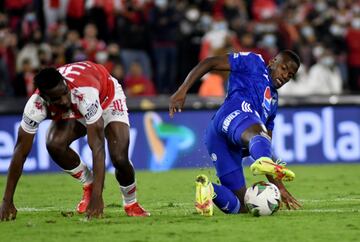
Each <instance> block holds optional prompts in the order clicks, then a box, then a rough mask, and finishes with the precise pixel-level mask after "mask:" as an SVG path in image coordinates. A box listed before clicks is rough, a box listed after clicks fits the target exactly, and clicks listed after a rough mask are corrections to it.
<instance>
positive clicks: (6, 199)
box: [2, 197, 14, 204]
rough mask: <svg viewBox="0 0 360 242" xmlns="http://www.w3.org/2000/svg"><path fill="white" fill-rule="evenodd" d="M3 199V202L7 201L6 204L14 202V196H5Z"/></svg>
mask: <svg viewBox="0 0 360 242" xmlns="http://www.w3.org/2000/svg"><path fill="white" fill-rule="evenodd" d="M2 201H3V203H6V204H11V203H13V202H14V201H13V199H12V198H6V197H4V198H3V199H2Z"/></svg>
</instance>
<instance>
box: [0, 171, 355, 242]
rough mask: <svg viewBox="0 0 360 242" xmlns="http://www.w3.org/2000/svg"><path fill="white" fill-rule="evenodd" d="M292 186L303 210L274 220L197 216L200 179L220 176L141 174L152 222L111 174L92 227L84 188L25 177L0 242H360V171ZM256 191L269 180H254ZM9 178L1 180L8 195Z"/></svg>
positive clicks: (300, 175) (64, 180) (305, 176)
mask: <svg viewBox="0 0 360 242" xmlns="http://www.w3.org/2000/svg"><path fill="white" fill-rule="evenodd" d="M291 168H292V169H293V170H294V171H295V172H296V174H297V178H296V180H295V181H294V182H291V183H288V185H287V187H288V189H289V190H290V191H291V192H292V194H293V195H294V196H295V197H296V198H298V199H299V200H300V201H301V203H302V204H303V209H301V210H298V211H286V210H280V211H279V212H278V213H276V214H275V215H274V216H269V217H259V218H256V217H252V216H251V215H225V214H223V213H221V212H220V211H219V210H216V211H215V215H214V216H213V217H202V216H199V215H197V214H195V213H194V207H193V204H194V178H195V176H196V175H197V174H199V173H204V174H207V175H209V176H210V177H211V180H212V181H216V180H217V179H216V176H215V172H214V170H213V169H203V170H199V169H197V170H173V171H169V172H164V173H150V172H137V180H138V198H139V201H140V202H141V204H142V205H143V206H144V207H145V208H146V209H148V210H149V211H150V212H151V214H152V216H151V217H149V218H130V217H126V216H125V213H124V212H123V208H122V206H121V205H120V204H121V199H120V193H119V189H118V186H117V183H116V181H115V178H114V175H113V174H107V176H106V183H105V190H104V202H105V206H106V208H105V216H104V218H103V219H94V220H91V221H87V220H86V219H84V216H83V215H78V214H76V213H72V212H73V211H74V208H75V206H76V204H77V202H78V201H79V200H80V197H81V193H82V191H81V186H80V184H79V183H77V182H76V181H75V180H74V179H73V178H71V177H70V176H68V175H66V174H45V175H24V176H23V177H22V178H21V180H20V182H19V185H18V189H17V191H16V194H15V206H16V207H17V209H18V215H17V219H16V220H15V221H10V222H0V241H37V242H38V241H44V242H45V241H46V242H49V241H67V242H70V241H77V242H80V241H86V242H88V241H131V242H143V241H144V242H147V241H154V242H161V241H166V242H168V241H186V242H192V241H194V242H199V241H217V242H220V241H226V242H227V241H241V242H247V241H248V242H256V241H261V242H263V241H266V242H271V241H276V242H279V241H299V242H300V241H301V242H307V241H324V242H325V241H327V242H329V241H330V242H332V241H334V242H335V241H336V242H338V241H342V242H347V241H360V189H359V188H360V179H359V174H360V165H359V164H352V165H327V166H291ZM246 177H247V181H248V185H250V184H251V183H253V182H255V181H259V180H264V177H261V176H259V177H252V176H250V175H249V173H248V169H247V168H246ZM5 181H6V177H5V176H0V192H1V195H2V194H3V190H4V187H5Z"/></svg>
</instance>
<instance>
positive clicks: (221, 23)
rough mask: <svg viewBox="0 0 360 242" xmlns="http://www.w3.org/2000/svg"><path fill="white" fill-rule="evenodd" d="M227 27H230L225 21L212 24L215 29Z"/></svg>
mask: <svg viewBox="0 0 360 242" xmlns="http://www.w3.org/2000/svg"><path fill="white" fill-rule="evenodd" d="M227 28H228V26H227V23H226V22H225V21H221V22H215V23H213V25H212V29H213V30H226V29H227Z"/></svg>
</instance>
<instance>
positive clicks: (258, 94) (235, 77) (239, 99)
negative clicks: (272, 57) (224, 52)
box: [214, 52, 278, 130]
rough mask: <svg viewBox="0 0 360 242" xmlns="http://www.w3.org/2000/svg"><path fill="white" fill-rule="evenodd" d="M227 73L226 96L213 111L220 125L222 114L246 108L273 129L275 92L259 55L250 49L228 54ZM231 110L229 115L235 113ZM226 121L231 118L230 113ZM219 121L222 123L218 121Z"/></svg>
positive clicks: (225, 114) (223, 116)
mask: <svg viewBox="0 0 360 242" xmlns="http://www.w3.org/2000/svg"><path fill="white" fill-rule="evenodd" d="M229 64H230V69H231V71H230V75H229V80H228V93H227V97H226V99H225V101H224V103H223V104H222V106H221V107H220V109H219V110H218V112H217V113H216V115H215V118H214V119H215V120H217V121H219V125H223V127H222V129H224V127H225V129H226V125H227V123H226V122H225V123H223V121H224V118H225V121H226V117H228V115H229V114H231V113H232V112H235V111H236V110H238V111H237V112H238V113H239V112H245V113H246V112H248V113H249V114H250V113H253V114H255V115H257V116H258V117H259V119H260V120H261V123H262V124H264V125H265V127H266V128H267V129H268V130H273V128H274V119H275V116H276V112H277V106H278V94H277V91H276V88H275V87H274V86H273V84H272V80H271V77H270V74H269V71H268V68H267V67H266V64H265V62H264V60H263V59H262V57H261V55H258V54H255V53H251V52H239V53H232V54H229ZM236 114H237V113H234V114H233V115H232V116H234V115H236ZM232 116H230V117H228V121H231V120H229V119H231V117H232ZM221 123H222V124H221Z"/></svg>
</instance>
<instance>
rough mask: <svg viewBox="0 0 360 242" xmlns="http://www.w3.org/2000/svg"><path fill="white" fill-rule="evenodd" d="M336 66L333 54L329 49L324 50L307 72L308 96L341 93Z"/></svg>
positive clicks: (341, 83)
mask: <svg viewBox="0 0 360 242" xmlns="http://www.w3.org/2000/svg"><path fill="white" fill-rule="evenodd" d="M336 64H337V63H336V60H335V55H334V53H333V52H332V51H331V50H330V49H325V50H324V53H323V54H322V55H321V57H320V59H319V60H318V62H317V63H316V64H315V65H313V66H312V67H311V68H310V70H309V76H308V84H309V85H308V87H309V93H308V94H322V95H331V94H341V93H342V86H343V82H342V80H341V75H340V70H339V68H338V67H337V65H336Z"/></svg>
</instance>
